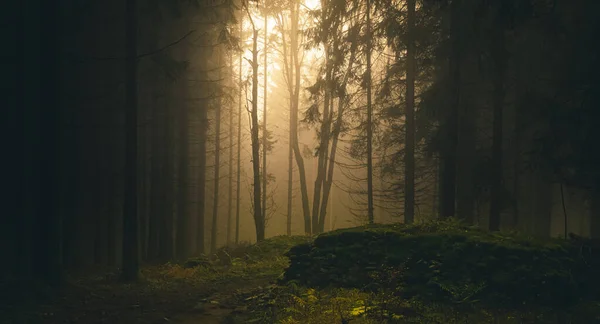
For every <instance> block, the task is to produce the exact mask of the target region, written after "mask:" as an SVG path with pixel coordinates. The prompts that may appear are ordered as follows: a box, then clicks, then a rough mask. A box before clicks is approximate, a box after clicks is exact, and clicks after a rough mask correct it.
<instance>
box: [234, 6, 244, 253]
mask: <svg viewBox="0 0 600 324" xmlns="http://www.w3.org/2000/svg"><path fill="white" fill-rule="evenodd" d="M242 26H243V15H241V17H240V39H241V37H242ZM239 65H240V66H239V71H238V73H239V87H240V88H239V89H238V90H239V95H238V121H237V126H238V131H237V172H236V178H237V179H236V189H235V195H236V201H235V243H236V244H238V243H239V242H240V184H241V179H240V176H241V169H242V168H241V162H242V161H241V159H240V155H241V152H242V55H240V61H239Z"/></svg>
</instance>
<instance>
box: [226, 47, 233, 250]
mask: <svg viewBox="0 0 600 324" xmlns="http://www.w3.org/2000/svg"><path fill="white" fill-rule="evenodd" d="M229 73H230V75H229V78H230V80H229V81H230V86H231V87H232V88H233V87H234V85H235V81H234V73H233V53H230V55H229ZM228 106H229V163H228V166H229V170H228V171H227V188H228V192H227V197H228V198H229V199H227V245H230V244H231V227H232V225H233V214H232V211H233V102H232V103H230V104H229V105H228Z"/></svg>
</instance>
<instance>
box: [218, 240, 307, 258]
mask: <svg viewBox="0 0 600 324" xmlns="http://www.w3.org/2000/svg"><path fill="white" fill-rule="evenodd" d="M310 241H312V238H311V237H310V236H285V235H280V236H274V237H270V238H267V239H265V240H264V241H262V242H258V243H255V244H250V243H246V242H242V243H239V244H236V245H231V246H226V247H223V248H221V249H219V250H218V251H217V252H216V253H215V255H213V258H212V259H213V261H214V262H216V263H218V264H230V263H231V262H232V261H233V260H234V259H241V260H244V262H250V263H252V262H259V261H264V260H268V259H273V258H277V257H283V256H284V255H285V254H286V253H287V252H288V251H289V250H290V249H291V248H292V247H294V246H297V245H299V244H304V243H308V242H310Z"/></svg>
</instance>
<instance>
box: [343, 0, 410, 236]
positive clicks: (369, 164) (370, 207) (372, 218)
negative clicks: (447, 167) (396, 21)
mask: <svg viewBox="0 0 600 324" xmlns="http://www.w3.org/2000/svg"><path fill="white" fill-rule="evenodd" d="M366 2H367V8H366V10H367V47H366V49H367V84H366V87H367V215H368V217H369V224H373V223H374V222H375V215H374V214H373V212H374V209H373V107H372V106H371V51H372V45H371V1H370V0H366ZM409 10H410V9H409ZM409 19H410V18H409ZM409 28H410V27H409ZM409 86H410V82H408V86H407V93H408V87H409ZM407 98H408V96H407ZM407 102H408V100H407ZM407 105H408V103H407ZM340 108H341V106H340Z"/></svg>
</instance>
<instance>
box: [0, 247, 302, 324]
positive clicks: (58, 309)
mask: <svg viewBox="0 0 600 324" xmlns="http://www.w3.org/2000/svg"><path fill="white" fill-rule="evenodd" d="M300 240H301V241H302V240H306V239H305V238H301V239H300ZM288 241H289V242H288ZM296 242H298V241H297V240H296V241H294V240H289V239H285V240H283V241H282V240H277V239H275V240H270V241H269V242H268V243H266V244H263V247H262V249H261V248H259V249H257V248H256V247H257V246H256V245H252V246H248V245H245V246H241V247H240V248H238V249H237V250H238V251H237V255H240V256H244V257H243V258H237V257H233V256H232V255H233V252H232V253H231V255H230V254H229V253H224V254H223V253H221V254H220V255H217V256H216V258H215V260H212V261H211V262H210V263H206V264H204V265H202V266H197V267H187V266H185V265H184V264H175V263H167V264H162V265H154V266H145V267H143V268H142V269H141V280H140V281H139V282H137V283H133V284H123V283H120V282H119V280H118V272H116V271H112V272H111V271H109V272H103V273H102V274H99V275H88V276H82V277H78V278H77V279H71V280H68V282H67V284H65V285H64V286H63V287H61V288H60V289H51V288H48V287H44V286H40V285H34V284H31V283H23V282H20V283H18V282H11V283H10V284H3V283H1V282H0V323H1V324H4V323H7V324H8V323H11V324H12V323H15V324H17V323H18V324H26V323H49V324H55V323H56V324H58V323H60V324H64V323H110V324H119V323H127V324H131V323H157V324H158V323H186V324H192V323H206V324H211V323H223V322H227V321H230V320H228V319H227V318H231V317H232V316H234V315H235V314H237V313H244V312H246V311H247V308H246V307H245V301H244V299H245V298H246V297H243V296H249V295H251V294H252V291H254V290H256V289H263V287H268V286H269V285H271V284H272V283H274V282H275V281H276V279H277V278H278V277H279V276H280V275H281V274H282V272H283V270H284V269H285V267H286V266H287V265H288V263H289V262H288V259H287V258H285V257H284V256H283V253H284V252H285V251H287V250H288V249H289V248H290V247H291V245H293V244H295V243H296ZM282 244H283V245H282ZM230 252H231V251H230Z"/></svg>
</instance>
